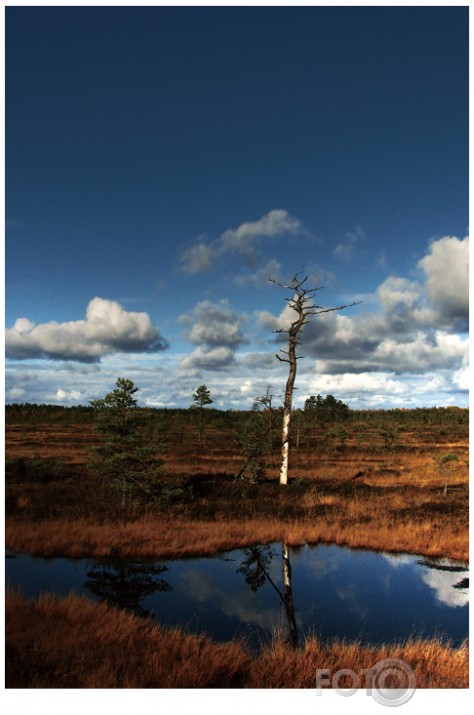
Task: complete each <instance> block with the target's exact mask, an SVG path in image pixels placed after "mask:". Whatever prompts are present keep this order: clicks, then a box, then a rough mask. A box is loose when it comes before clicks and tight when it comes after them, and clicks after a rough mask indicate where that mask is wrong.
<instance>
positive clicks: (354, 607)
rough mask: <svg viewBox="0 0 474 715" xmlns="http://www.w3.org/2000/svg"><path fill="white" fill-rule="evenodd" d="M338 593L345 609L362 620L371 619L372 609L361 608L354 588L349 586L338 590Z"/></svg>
mask: <svg viewBox="0 0 474 715" xmlns="http://www.w3.org/2000/svg"><path fill="white" fill-rule="evenodd" d="M336 593H337V595H338V596H339V598H340V599H341V601H344V603H345V609H346V610H348V611H350V612H351V613H357V614H358V615H359V616H360V618H362V619H363V620H366V619H367V618H368V617H369V614H370V609H369V608H368V607H367V606H361V604H360V602H359V601H358V599H357V596H356V591H355V588H354V586H352V585H351V586H348V587H347V588H338V589H336Z"/></svg>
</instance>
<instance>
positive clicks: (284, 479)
mask: <svg viewBox="0 0 474 715" xmlns="http://www.w3.org/2000/svg"><path fill="white" fill-rule="evenodd" d="M269 280H270V281H271V282H272V283H275V284H276V285H278V286H280V288H285V289H286V290H291V291H292V293H293V295H292V297H291V298H285V300H286V302H287V303H288V305H289V307H290V308H291V309H292V310H293V311H294V312H295V313H296V316H295V320H293V321H292V323H291V325H290V327H289V328H287V329H284V328H281V329H280V330H275V332H276V333H287V334H288V350H283V349H281V350H280V352H281V353H283V354H284V355H285V356H286V357H281V356H280V355H278V353H277V358H278V360H280V362H286V363H288V365H289V369H288V379H287V381H286V389H285V398H284V403H283V427H282V436H281V467H280V484H284V485H286V484H288V461H289V452H290V425H291V410H292V404H293V391H294V389H295V380H296V369H297V361H298V360H301V359H302V358H303V357H304V355H297V354H296V350H297V346H298V345H300V344H301V341H300V340H298V334H299V332H300V330H301V328H302V327H303V326H304V325H305V324H306V323H307V322H308V321H309V319H310V317H311V316H312V315H320V314H321V313H330V312H332V311H335V310H343V309H344V308H350V307H352V306H354V305H357V302H354V303H347V304H346V305H338V306H335V307H333V308H325V307H323V306H321V305H316V303H315V302H314V296H315V295H316V293H317V292H318V291H320V290H322V288H305V287H304V284H305V283H306V281H307V280H308V276H304V278H300V277H299V273H295V274H294V276H293V278H292V279H291V282H290V283H288V284H284V283H280V282H279V281H277V280H276V278H273V277H270V278H269ZM359 302H360V301H359Z"/></svg>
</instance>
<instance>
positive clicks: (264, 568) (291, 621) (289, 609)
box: [237, 543, 298, 648]
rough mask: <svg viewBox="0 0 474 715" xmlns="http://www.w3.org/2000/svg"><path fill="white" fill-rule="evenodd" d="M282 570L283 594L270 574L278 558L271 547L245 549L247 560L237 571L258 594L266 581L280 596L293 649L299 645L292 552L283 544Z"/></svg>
mask: <svg viewBox="0 0 474 715" xmlns="http://www.w3.org/2000/svg"><path fill="white" fill-rule="evenodd" d="M281 547H282V570H283V585H284V590H283V592H282V591H281V590H280V589H279V588H278V586H277V585H276V583H275V582H274V581H273V579H272V577H271V576H270V574H269V567H270V564H271V562H272V560H273V557H274V556H276V553H275V551H273V550H272V549H271V548H270V547H262V546H252V547H250V548H249V549H243V553H244V554H245V559H244V560H243V561H242V563H241V565H240V567H239V568H238V569H237V571H238V573H242V574H244V576H245V581H246V583H247V584H248V585H249V586H250V588H251V589H252V591H254V592H256V591H258V589H259V588H261V587H262V586H263V584H264V583H265V581H268V583H269V584H270V585H271V586H272V588H273V589H274V590H275V591H276V593H277V594H278V596H279V598H280V600H281V602H282V604H283V606H284V607H285V613H286V619H287V621H288V626H289V639H288V640H289V643H290V644H291V646H292V647H293V648H296V646H297V645H298V628H297V625H296V618H295V607H294V604H293V589H292V584H291V563H290V550H289V547H288V545H287V544H285V543H282V545H281Z"/></svg>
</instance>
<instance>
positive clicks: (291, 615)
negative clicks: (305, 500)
mask: <svg viewBox="0 0 474 715" xmlns="http://www.w3.org/2000/svg"><path fill="white" fill-rule="evenodd" d="M281 556H282V564H283V584H284V587H285V593H284V597H283V601H284V604H285V610H286V618H287V620H288V625H289V628H290V642H291V645H292V646H293V648H296V647H297V645H298V628H297V625H296V618H295V607H294V604H293V588H292V585H291V563H290V550H289V548H288V545H287V544H285V543H283V544H282V545H281Z"/></svg>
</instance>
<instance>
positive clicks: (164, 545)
mask: <svg viewBox="0 0 474 715" xmlns="http://www.w3.org/2000/svg"><path fill="white" fill-rule="evenodd" d="M369 510H370V504H365V505H364V504H352V506H351V509H350V510H349V513H348V512H347V511H346V512H345V513H342V514H337V515H336V514H335V515H329V516H324V515H322V516H320V517H318V518H315V519H313V520H312V519H300V520H293V521H287V522H285V521H281V520H278V519H273V520H272V519H269V518H263V519H258V518H255V519H248V520H245V521H244V520H235V519H234V520H221V521H196V520H187V519H183V518H181V519H169V518H163V519H160V518H159V517H145V518H140V519H137V520H136V521H130V522H125V523H117V522H109V523H107V522H106V523H94V522H91V521H87V520H81V519H76V520H74V521H66V520H53V521H45V522H35V521H24V520H22V521H19V520H15V519H7V520H6V529H5V543H6V546H7V548H10V549H13V550H15V551H26V552H29V553H31V554H37V555H42V556H58V555H64V556H70V557H75V558H77V557H81V556H84V557H85V556H91V557H98V556H107V555H119V554H120V555H123V556H149V557H156V558H161V559H163V558H179V557H183V556H197V555H206V554H214V553H217V552H219V551H226V550H230V549H234V548H242V547H245V546H249V545H252V544H268V543H270V542H272V541H280V542H282V541H285V542H286V543H288V544H290V545H300V544H305V543H319V542H326V543H329V542H332V543H336V544H338V545H340V546H350V547H352V548H370V549H381V550H385V551H390V552H407V553H420V554H424V555H426V556H433V557H434V556H447V557H450V558H453V559H460V560H467V559H468V558H469V549H468V534H467V530H466V528H463V527H462V526H458V525H456V524H455V523H449V522H447V520H444V522H439V521H435V520H433V519H432V518H427V519H426V520H422V521H420V520H418V521H416V522H410V521H409V520H400V519H396V518H389V519H388V518H387V516H386V515H385V514H381V515H379V518H377V517H376V515H375V516H374V515H373V516H372V517H371V518H370V519H369V517H368V516H367V519H368V520H367V521H366V520H365V517H364V514H366V513H367V512H368V511H369Z"/></svg>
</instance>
